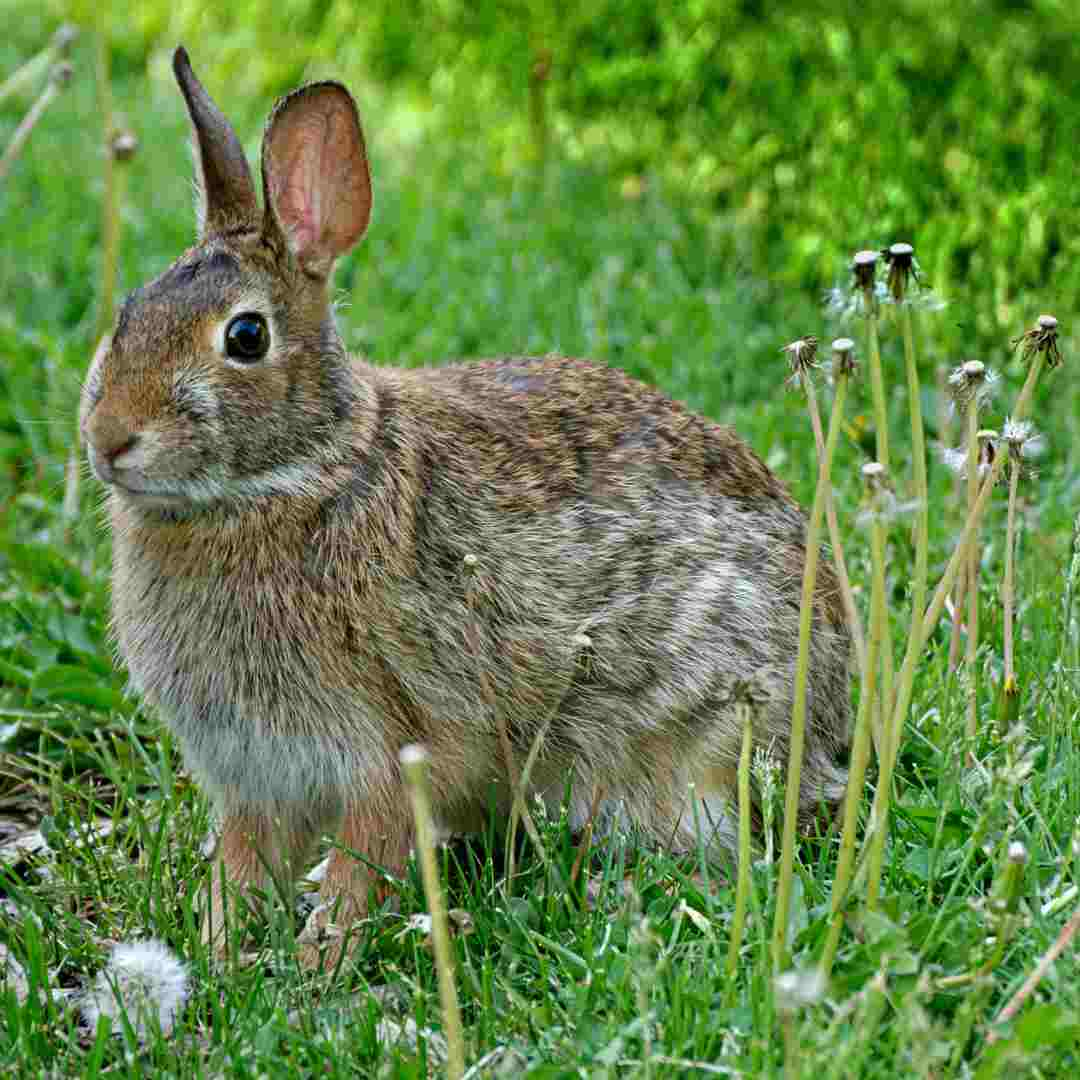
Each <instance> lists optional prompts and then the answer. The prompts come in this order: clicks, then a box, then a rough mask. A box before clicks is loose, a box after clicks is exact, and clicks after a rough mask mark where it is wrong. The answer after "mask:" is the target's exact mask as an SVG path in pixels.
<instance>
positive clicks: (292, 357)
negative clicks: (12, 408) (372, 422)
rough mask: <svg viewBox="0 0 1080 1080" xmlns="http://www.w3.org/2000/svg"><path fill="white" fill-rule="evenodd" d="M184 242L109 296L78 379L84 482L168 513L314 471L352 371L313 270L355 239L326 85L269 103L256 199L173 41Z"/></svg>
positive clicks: (336, 117) (361, 217) (360, 212)
mask: <svg viewBox="0 0 1080 1080" xmlns="http://www.w3.org/2000/svg"><path fill="white" fill-rule="evenodd" d="M173 69H174V71H175V73H176V78H177V81H178V82H179V84H180V89H181V91H182V92H183V95H184V99H185V101H186V102H187V107H188V112H189V114H190V116H191V123H192V127H193V144H194V157H195V162H196V174H197V175H196V179H197V182H198V188H199V233H200V235H199V242H198V243H197V244H196V246H195V247H193V248H191V249H190V250H189V251H187V252H186V253H185V254H184V255H182V256H181V257H180V258H179V259H178V260H177V261H176V262H175V263H173V265H172V266H171V267H169V269H168V270H166V271H165V273H163V274H162V275H161V276H160V277H158V278H157V279H156V280H154V281H152V282H151V283H150V284H148V285H146V286H144V287H143V288H141V289H138V290H136V291H135V292H134V293H132V295H131V296H129V297H128V299H127V300H126V302H125V303H124V305H123V307H122V309H121V311H120V313H119V316H118V318H117V321H116V326H115V329H114V331H113V334H112V335H111V339H105V340H103V342H102V344H101V346H100V347H99V348H98V351H97V353H96V355H95V357H94V361H93V363H92V364H91V367H90V371H89V373H88V375H87V378H86V383H85V385H84V388H83V396H82V404H81V408H80V425H81V430H82V434H83V436H84V438H85V441H86V446H87V454H88V457H89V459H90V464H91V467H92V469H93V471H94V472H95V474H96V475H97V476H98V478H99V479H100V480H101V481H102V482H103V483H105V484H106V485H108V486H109V487H110V489H111V490H112V491H113V493H114V494H115V496H116V497H118V498H119V499H121V500H123V502H125V503H126V504H129V505H132V506H134V507H138V508H140V509H146V510H150V511H164V512H166V513H169V514H171V515H184V514H187V513H192V512H196V511H198V510H199V509H200V508H203V507H208V506H216V505H222V504H226V505H227V504H230V503H236V502H238V501H239V502H242V501H244V500H246V499H248V498H252V497H259V496H262V495H265V494H270V493H276V492H281V493H293V494H295V493H297V492H301V491H303V490H305V488H306V487H307V486H309V484H310V482H311V480H312V478H313V477H315V476H316V475H317V473H318V471H319V470H320V468H323V467H324V466H325V461H326V447H327V446H329V445H330V444H331V442H332V440H333V436H334V431H335V428H336V426H337V425H338V424H340V423H341V422H342V421H343V420H344V419H345V418H346V417H348V416H349V414H350V412H351V409H352V405H353V399H354V395H355V394H356V393H357V391H356V389H355V382H354V380H352V379H351V378H350V377H349V373H348V359H347V357H346V355H345V352H344V349H343V346H342V344H341V340H340V338H339V336H338V334H337V331H336V329H335V327H334V323H333V318H332V314H331V308H330V304H329V300H328V287H327V283H328V279H329V276H330V272H331V270H332V268H333V264H334V260H335V259H336V258H337V257H338V256H339V255H341V254H342V253H344V252H345V251H347V250H348V249H349V248H351V247H352V246H353V244H355V243H356V241H357V240H358V239H359V238H360V237H361V236H362V235H363V232H364V230H365V229H366V227H367V223H368V218H369V216H370V211H371V182H370V178H369V174H368V166H367V157H366V154H365V150H364V140H363V135H362V133H361V129H360V121H359V118H358V116H357V112H356V106H355V104H354V102H353V99H352V97H351V96H350V95H349V93H348V91H347V90H346V89H345V88H344V87H343V86H341V85H340V84H338V83H332V82H324V83H314V84H312V85H309V86H305V87H303V88H302V89H300V90H297V91H296V92H295V93H292V94H290V95H289V96H288V97H286V98H283V99H282V100H281V101H280V102H278V104H277V106H276V108H275V109H274V111H273V113H272V114H271V117H270V120H269V122H268V123H267V127H266V132H265V134H264V136H263V144H262V181H263V207H262V208H260V206H259V199H258V197H257V195H256V192H255V185H254V183H253V181H252V177H251V173H250V171H249V169H248V164H247V160H246V159H245V157H244V152H243V149H242V147H241V145H240V141H239V139H238V138H237V137H236V134H235V132H234V131H233V129H232V127H231V126H230V125H229V123H228V121H227V120H226V119H225V117H224V116H223V115H222V114H221V112H220V111H219V110H218V108H217V106H215V104H214V103H213V101H212V100H211V99H210V97H209V95H208V94H207V93H206V91H205V90H204V89H203V87H202V85H201V84H200V83H199V81H198V79H197V78H196V77H195V74H194V72H193V71H192V69H191V65H190V62H189V60H188V56H187V53H186V51H185V50H184V49H183V48H182V47H181V48H179V49H177V50H176V54H175V56H174V58H173Z"/></svg>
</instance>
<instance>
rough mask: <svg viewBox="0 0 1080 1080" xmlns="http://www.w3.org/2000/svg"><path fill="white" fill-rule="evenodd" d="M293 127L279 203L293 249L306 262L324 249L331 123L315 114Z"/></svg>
mask: <svg viewBox="0 0 1080 1080" xmlns="http://www.w3.org/2000/svg"><path fill="white" fill-rule="evenodd" d="M294 125H295V126H294V130H292V131H291V132H290V133H289V140H288V147H289V152H288V157H287V159H286V160H285V161H284V162H282V168H281V170H280V176H281V183H282V187H281V190H280V191H279V192H278V194H277V199H276V203H277V211H278V215H279V216H280V218H281V223H282V225H283V226H284V227H285V230H286V232H287V233H288V235H289V240H290V242H291V246H292V249H293V251H294V252H295V253H296V255H297V256H298V257H300V258H301V259H303V257H304V255H306V254H307V253H309V252H312V251H316V250H317V249H318V248H319V247H320V246H321V245H320V240H321V239H322V231H323V224H324V222H325V216H324V210H323V205H322V204H323V184H324V183H325V182H326V179H327V178H326V175H325V172H324V166H323V157H324V154H323V150H324V148H325V147H326V146H327V145H328V143H329V141H330V140H329V139H328V138H327V136H328V135H329V131H328V130H327V129H328V128H329V126H330V124H329V117H325V116H319V115H317V114H316V115H311V116H305V117H304V118H303V119H297V120H295V121H294Z"/></svg>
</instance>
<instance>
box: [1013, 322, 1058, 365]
mask: <svg viewBox="0 0 1080 1080" xmlns="http://www.w3.org/2000/svg"><path fill="white" fill-rule="evenodd" d="M1012 344H1013V345H1014V346H1019V347H1020V354H1021V356H1023V358H1024V359H1025V360H1030V359H1031V358H1032V357H1033V356H1035V355H1036V354H1037V353H1044V354H1045V355H1046V366H1047V367H1051V368H1055V367H1057V366H1058V365H1059V364H1060V363H1061V349H1060V348H1058V321H1057V319H1056V318H1055V317H1054V316H1053V315H1040V316H1039V318H1038V319H1037V320H1036V322H1035V325H1034V326H1033V327H1032V328H1031V329H1030V330H1027V331H1025V332H1024V333H1023V334H1021V335H1020V336H1019V337H1018V338H1013V341H1012Z"/></svg>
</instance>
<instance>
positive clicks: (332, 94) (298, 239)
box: [262, 82, 371, 277]
mask: <svg viewBox="0 0 1080 1080" xmlns="http://www.w3.org/2000/svg"><path fill="white" fill-rule="evenodd" d="M262 173H263V192H264V202H265V204H266V209H265V214H266V225H265V227H266V229H267V230H268V231H269V232H275V231H276V232H279V233H280V234H281V235H282V236H283V238H284V240H285V243H286V244H287V245H288V248H289V250H290V251H291V252H292V254H293V256H294V257H295V258H296V260H297V262H298V263H299V264H300V266H301V267H302V268H303V270H304V271H305V272H306V273H308V274H311V275H313V276H315V277H326V276H327V275H329V273H330V270H331V268H332V267H333V264H334V260H335V259H336V258H337V257H338V256H339V255H342V254H344V253H345V252H346V251H348V250H349V248H351V247H352V246H353V244H355V243H356V241H357V240H359V239H360V237H361V236H363V234H364V230H365V229H366V228H367V225H368V219H369V218H370V216H371V177H370V175H369V173H368V163H367V153H366V151H365V150H364V135H363V132H362V131H361V130H360V118H359V116H358V115H357V112H356V105H355V103H354V102H353V99H352V96H351V95H350V94H349V92H348V90H346V89H345V87H344V86H342V85H341V84H340V83H333V82H324V83H312V84H311V85H310V86H305V87H303V88H301V89H300V90H297V91H295V92H294V93H292V94H290V95H289V96H288V97H286V98H283V99H282V100H281V101H280V102H278V104H277V107H276V108H275V109H274V112H273V115H272V116H271V117H270V120H269V123H268V124H267V126H266V134H265V135H264V136H263V146H262Z"/></svg>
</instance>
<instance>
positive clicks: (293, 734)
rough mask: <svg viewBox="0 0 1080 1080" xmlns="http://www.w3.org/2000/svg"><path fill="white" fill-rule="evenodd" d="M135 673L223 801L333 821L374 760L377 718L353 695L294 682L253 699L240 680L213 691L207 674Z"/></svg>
mask: <svg viewBox="0 0 1080 1080" xmlns="http://www.w3.org/2000/svg"><path fill="white" fill-rule="evenodd" d="M132 674H133V678H134V681H135V682H136V685H137V686H138V688H139V689H140V691H141V692H142V693H143V695H144V696H145V697H146V698H147V699H148V700H149V701H150V702H151V703H152V704H154V705H156V706H157V707H158V709H159V711H160V713H161V715H162V716H163V718H164V719H165V720H166V722H167V723H168V725H169V727H170V728H171V729H172V731H173V732H174V733H175V734H176V736H177V738H178V740H179V742H180V746H181V750H182V752H183V756H184V762H185V764H186V765H187V767H188V769H190V771H191V772H192V774H193V775H194V777H195V778H196V779H197V780H198V781H199V783H200V784H201V785H202V786H203V788H204V789H205V790H206V792H207V794H208V795H210V796H211V798H212V799H213V800H214V801H215V802H216V803H217V804H218V805H219V806H230V807H245V806H246V807H262V808H265V807H268V806H269V807H273V808H275V809H276V810H277V811H278V812H280V813H282V814H283V815H285V814H293V813H297V812H300V813H303V814H306V815H309V816H314V817H316V818H322V819H330V818H333V817H336V816H338V815H339V814H340V812H341V809H342V806H343V805H344V802H345V799H346V797H347V795H348V794H349V793H353V794H355V793H356V791H357V788H358V787H359V786H361V785H362V784H363V783H364V778H365V777H366V776H370V775H371V773H372V770H373V769H374V768H376V766H377V762H376V760H375V759H376V757H377V749H376V748H377V747H378V746H379V743H378V741H376V740H375V739H373V738H372V737H371V732H372V730H373V729H374V724H373V723H372V722H371V721H370V718H369V716H368V711H367V710H365V709H364V708H363V703H362V702H361V701H359V700H358V699H357V697H356V695H355V694H343V693H335V692H333V691H329V690H327V689H326V688H323V687H319V688H313V687H311V686H305V685H301V684H299V681H298V680H297V682H296V683H294V685H293V686H292V687H291V688H290V689H291V691H292V692H288V693H285V694H265V695H261V696H260V697H259V698H258V699H257V700H254V701H253V700H251V699H250V698H249V697H248V696H247V695H246V694H245V693H244V689H245V687H244V685H242V683H241V681H239V680H235V679H233V680H229V681H227V682H226V681H223V682H215V683H214V684H213V686H214V691H215V692H213V693H207V685H206V681H205V680H204V679H199V678H191V679H177V678H173V679H169V680H163V681H162V682H160V683H157V682H148V681H147V680H146V679H145V678H140V677H139V672H138V671H137V670H136V666H135V665H132ZM247 686H248V687H250V683H248V684H247ZM277 689H278V690H281V689H282V687H281V686H279V687H278V688H277ZM365 748H371V752H367V751H366V750H365Z"/></svg>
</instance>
